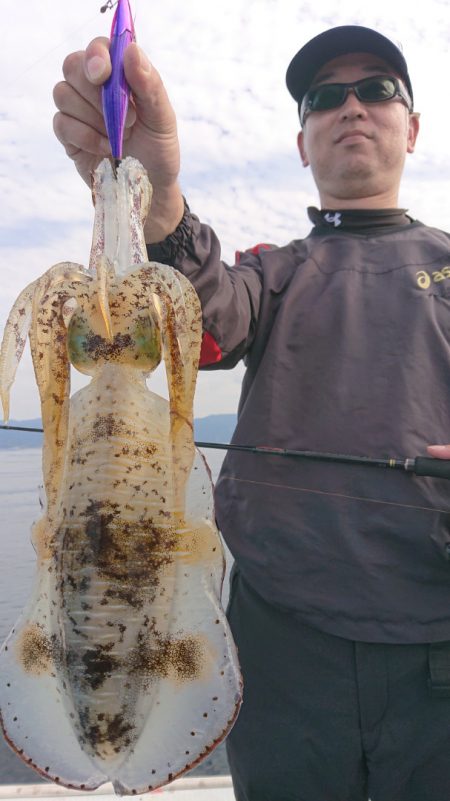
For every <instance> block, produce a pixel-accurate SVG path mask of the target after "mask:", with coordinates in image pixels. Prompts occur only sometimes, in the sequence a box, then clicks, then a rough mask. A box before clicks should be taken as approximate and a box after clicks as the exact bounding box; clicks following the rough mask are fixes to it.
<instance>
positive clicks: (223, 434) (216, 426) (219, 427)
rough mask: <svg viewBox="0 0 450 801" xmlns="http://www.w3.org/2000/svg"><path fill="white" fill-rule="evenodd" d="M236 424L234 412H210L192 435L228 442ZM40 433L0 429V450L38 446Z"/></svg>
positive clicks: (27, 424) (26, 423)
mask: <svg viewBox="0 0 450 801" xmlns="http://www.w3.org/2000/svg"><path fill="white" fill-rule="evenodd" d="M9 425H10V426H22V427H23V428H41V427H42V423H41V420H40V419H39V418H37V419H35V420H10V421H9ZM235 425H236V415H234V414H210V415H209V416H208V417H199V418H197V419H196V420H194V435H195V439H196V440H198V441H199V442H229V441H230V439H231V437H232V434H233V431H234V428H235ZM40 447H42V434H41V433H37V432H34V431H14V430H13V429H12V428H7V429H0V450H11V449H12V448H40Z"/></svg>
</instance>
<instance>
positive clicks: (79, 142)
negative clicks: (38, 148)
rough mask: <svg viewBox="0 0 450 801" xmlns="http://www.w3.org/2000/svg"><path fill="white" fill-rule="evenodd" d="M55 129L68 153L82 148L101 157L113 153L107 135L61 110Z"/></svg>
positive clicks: (55, 119) (57, 115) (55, 118)
mask: <svg viewBox="0 0 450 801" xmlns="http://www.w3.org/2000/svg"><path fill="white" fill-rule="evenodd" d="M53 130H54V132H55V134H56V137H57V138H58V139H59V141H60V142H61V144H62V145H63V146H64V147H65V149H66V152H67V154H68V155H70V154H71V153H74V152H75V150H82V151H84V152H85V153H91V154H92V155H93V156H98V157H99V158H102V157H104V156H110V155H111V148H110V145H109V141H108V139H107V137H106V136H102V135H101V134H100V133H99V132H98V131H96V130H94V129H93V128H91V127H90V126H89V125H85V124H84V123H82V122H80V121H79V120H75V119H73V117H69V116H68V115H67V114H62V113H61V112H58V114H55V116H54V118H53ZM71 158H73V155H72V156H71Z"/></svg>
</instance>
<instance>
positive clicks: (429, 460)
mask: <svg viewBox="0 0 450 801" xmlns="http://www.w3.org/2000/svg"><path fill="white" fill-rule="evenodd" d="M414 472H415V474H416V476H430V477H432V478H450V459H433V457H431V456H417V458H416V459H415V461H414Z"/></svg>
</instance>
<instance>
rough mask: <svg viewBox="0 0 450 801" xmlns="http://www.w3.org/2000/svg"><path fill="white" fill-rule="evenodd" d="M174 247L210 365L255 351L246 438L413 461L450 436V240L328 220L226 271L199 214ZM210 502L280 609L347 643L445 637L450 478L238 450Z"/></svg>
mask: <svg viewBox="0 0 450 801" xmlns="http://www.w3.org/2000/svg"><path fill="white" fill-rule="evenodd" d="M172 251H175V252H172V258H175V263H173V266H175V267H176V268H178V269H179V270H181V271H182V272H183V273H184V274H185V275H186V276H187V277H188V278H189V279H190V280H191V281H192V283H193V285H194V286H195V288H196V290H197V292H198V294H199V296H200V299H201V303H202V308H203V319H204V328H205V331H206V332H208V333H207V337H209V339H210V341H213V340H215V343H216V344H217V348H216V350H217V352H218V353H219V355H217V353H216V356H215V358H216V359H218V361H216V363H215V364H214V365H213V366H214V367H215V368H230V367H233V366H234V365H235V364H236V363H237V362H238V361H239V360H240V359H241V358H245V363H246V367H247V371H246V374H245V377H244V381H243V386H242V394H241V399H240V404H239V415H238V423H237V428H236V431H235V434H234V437H233V442H235V443H239V444H244V445H246V444H251V445H266V446H272V447H278V448H291V449H299V450H316V451H328V452H336V453H351V454H356V455H366V456H373V457H390V456H394V457H406V456H410V457H411V456H417V455H421V454H422V455H423V454H424V453H425V451H426V446H427V445H428V444H433V443H446V442H448V441H450V235H449V234H446V233H443V232H441V231H439V230H437V229H433V228H429V227H427V226H425V225H423V224H421V223H419V222H414V223H412V224H406V225H395V226H391V228H389V229H388V228H383V229H381V230H380V231H379V232H376V233H374V234H372V235H367V234H361V233H352V232H350V233H349V232H343V231H339V230H336V231H334V230H333V229H331V230H327V229H325V228H323V227H316V228H314V229H313V231H312V232H311V234H310V235H309V236H308V237H306V239H303V240H297V241H293V242H291V243H290V244H288V245H286V246H285V247H280V248H273V247H272V248H270V249H261V250H260V251H259V252H258V253H245V254H242V256H241V259H240V262H239V264H238V265H237V266H234V267H228V266H227V265H225V264H224V263H223V262H221V258H220V247H219V243H218V241H217V238H216V236H215V234H214V232H213V231H212V230H211V228H209V227H208V226H205V225H201V224H200V222H199V221H198V220H197V218H195V217H193V216H190V215H189V214H188V215H187V216H186V217H185V220H184V230H183V231H182V232H181V233H180V235H179V237H178V240H177V243H176V247H175V248H174V247H173V246H172ZM149 255H150V258H156V256H161V253H160V252H159V249H158V247H156V248H155V247H153V248H152V247H150V248H149ZM211 338H213V339H211ZM218 349H220V351H219V350H218ZM215 498H216V514H217V519H218V524H219V527H220V529H221V531H222V533H223V536H224V538H225V540H226V542H227V544H228V546H229V548H230V549H231V551H232V553H233V555H234V557H235V559H236V562H237V564H238V565H239V568H240V569H241V570H242V571H243V573H244V575H245V576H246V578H247V580H248V581H249V582H250V583H251V584H252V585H253V587H254V588H255V589H256V590H257V591H258V592H259V593H260V594H261V595H262V596H263V597H264V598H266V599H267V600H269V601H270V602H272V603H275V604H278V605H281V606H282V607H287V608H289V609H290V610H293V611H294V612H295V613H297V614H298V615H300V616H301V618H302V619H304V620H305V621H306V622H308V623H309V624H311V625H313V626H316V627H317V628H319V629H322V630H324V631H327V632H331V633H333V634H335V635H338V636H341V637H346V638H350V639H356V640H364V641H369V642H391V643H392V642H396V643H411V642H432V641H439V640H446V639H450V561H449V555H450V553H449V551H450V482H447V481H445V480H443V479H432V478H419V477H416V476H413V475H411V474H409V473H408V474H407V473H403V472H397V471H388V470H382V469H375V468H373V469H370V468H365V467H359V466H351V465H342V464H325V463H311V462H305V461H302V460H298V461H296V460H294V459H287V458H281V457H277V456H259V455H251V454H244V453H236V452H229V453H228V454H227V457H226V459H225V462H224V465H223V469H222V472H221V474H220V478H219V480H218V483H217V487H216V495H215ZM446 510H448V512H447V511H446Z"/></svg>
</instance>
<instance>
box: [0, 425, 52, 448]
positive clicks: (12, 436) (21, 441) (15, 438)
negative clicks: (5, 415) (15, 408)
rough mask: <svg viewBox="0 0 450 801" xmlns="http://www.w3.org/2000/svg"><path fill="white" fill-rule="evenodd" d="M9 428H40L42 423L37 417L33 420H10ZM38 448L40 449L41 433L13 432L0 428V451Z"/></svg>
mask: <svg viewBox="0 0 450 801" xmlns="http://www.w3.org/2000/svg"><path fill="white" fill-rule="evenodd" d="M9 426H23V427H24V428H42V422H41V419H40V418H39V417H38V418H36V419H35V420H10V421H9ZM40 447H42V434H41V433H36V432H34V431H14V430H12V429H11V428H0V450H11V449H12V448H40Z"/></svg>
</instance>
